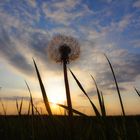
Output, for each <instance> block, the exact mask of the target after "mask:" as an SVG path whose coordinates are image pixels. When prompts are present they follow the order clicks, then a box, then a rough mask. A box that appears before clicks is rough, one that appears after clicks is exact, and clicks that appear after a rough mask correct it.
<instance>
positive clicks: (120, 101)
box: [104, 54, 125, 116]
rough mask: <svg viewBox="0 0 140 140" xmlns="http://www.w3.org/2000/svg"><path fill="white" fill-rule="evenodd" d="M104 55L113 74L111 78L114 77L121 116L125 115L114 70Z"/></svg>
mask: <svg viewBox="0 0 140 140" xmlns="http://www.w3.org/2000/svg"><path fill="white" fill-rule="evenodd" d="M104 56H105V58H106V59H107V61H108V64H109V66H110V69H111V72H112V75H113V78H114V81H115V85H116V89H117V93H118V96H119V100H120V104H121V109H122V113H123V116H125V111H124V106H123V102H122V97H121V93H120V89H119V86H118V82H117V79H116V76H115V72H114V69H113V66H112V64H111V62H110V60H109V59H108V57H107V56H106V55H105V54H104Z"/></svg>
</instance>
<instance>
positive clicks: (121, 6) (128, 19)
mask: <svg viewBox="0 0 140 140" xmlns="http://www.w3.org/2000/svg"><path fill="white" fill-rule="evenodd" d="M139 31H140V0H48V1H47V0H44V1H43V0H23V1H19V0H4V1H1V2H0V62H1V63H0V86H1V87H2V90H1V91H0V96H1V97H2V98H3V100H6V99H7V101H8V99H9V98H10V97H11V98H12V99H14V98H16V97H22V96H25V97H27V96H28V92H27V89H26V86H25V84H24V79H26V80H27V81H28V83H29V85H30V87H31V89H32V91H33V96H34V98H41V93H40V90H39V85H38V83H37V79H36V73H35V71H34V67H33V62H32V57H34V58H35V60H36V61H37V64H38V66H39V69H40V71H41V74H42V77H43V80H44V83H45V87H46V89H47V91H48V96H49V98H50V100H52V101H53V98H59V99H58V102H61V103H62V100H63V101H64V100H65V94H64V92H65V91H64V87H63V74H62V71H61V65H60V64H55V63H52V62H51V61H50V60H49V59H48V57H47V51H46V48H47V45H48V43H49V41H50V40H51V38H52V37H53V36H54V35H55V34H59V33H60V34H65V35H70V36H73V37H75V38H76V39H77V40H78V41H79V43H80V45H81V55H80V58H79V59H78V60H77V61H75V62H72V63H71V64H70V65H69V67H70V68H71V69H72V70H73V71H74V73H75V74H76V75H77V77H78V78H79V80H81V81H83V83H82V84H83V85H84V87H85V89H86V90H87V92H88V93H89V95H90V96H91V98H92V99H93V101H94V102H95V103H96V104H97V106H98V103H97V100H96V92H95V87H94V85H92V80H91V78H90V76H89V74H92V75H93V76H94V77H95V78H96V80H97V82H98V84H99V87H100V89H101V90H102V91H103V93H104V95H105V100H106V105H107V110H108V113H109V114H120V106H119V103H118V97H117V95H116V91H115V90H114V89H115V87H114V83H113V77H112V75H111V72H110V69H109V66H108V64H107V62H106V60H105V58H104V56H103V53H106V54H107V55H108V57H109V59H110V60H111V62H112V64H113V66H114V69H115V73H116V76H117V79H118V82H119V85H120V88H121V91H122V96H123V99H124V104H125V107H126V112H127V113H128V114H136V113H140V112H138V106H139V105H140V100H139V98H138V97H137V95H136V94H135V91H134V89H133V87H134V86H135V87H137V88H138V89H140V80H139V79H140V71H139V69H140V32H139ZM69 78H70V85H71V91H72V98H73V104H74V107H77V108H79V109H81V110H82V111H83V110H84V111H85V110H88V111H87V112H88V113H89V112H90V105H89V103H88V101H86V98H85V97H84V96H83V95H82V93H81V92H80V90H79V89H78V87H77V86H76V83H75V82H74V80H73V79H72V77H71V75H69ZM53 85H55V88H54V86H53ZM54 89H57V92H58V93H57V95H56V91H55V90H54ZM58 95H59V96H58ZM13 97H14V98H13ZM81 102H84V104H83V106H81ZM112 103H114V106H112ZM6 104H8V103H6ZM7 106H8V105H7ZM87 106H88V109H86V107H87ZM134 107H135V108H136V110H135V111H134V110H133V108H134ZM91 114H92V113H91Z"/></svg>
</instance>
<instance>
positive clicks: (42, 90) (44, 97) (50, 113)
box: [33, 59, 52, 116]
mask: <svg viewBox="0 0 140 140" xmlns="http://www.w3.org/2000/svg"><path fill="white" fill-rule="evenodd" d="M33 62H34V66H35V69H36V73H37V77H38V81H39V84H40V89H41V92H42V96H43V100H44V104H45V107H46V110H47V112H48V114H49V115H50V116H52V111H51V108H50V105H49V101H48V97H47V94H46V91H45V88H44V85H43V82H42V79H41V76H40V73H39V70H38V68H37V65H36V62H35V60H34V59H33Z"/></svg>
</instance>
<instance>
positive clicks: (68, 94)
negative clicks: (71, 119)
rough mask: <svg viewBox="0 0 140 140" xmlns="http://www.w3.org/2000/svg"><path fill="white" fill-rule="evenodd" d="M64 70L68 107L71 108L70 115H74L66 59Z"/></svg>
mask: <svg viewBox="0 0 140 140" xmlns="http://www.w3.org/2000/svg"><path fill="white" fill-rule="evenodd" d="M63 70H64V81H65V89H66V97H67V105H68V108H69V111H68V115H69V116H73V113H72V103H71V97H70V89H69V82H68V76H67V62H66V61H65V60H63Z"/></svg>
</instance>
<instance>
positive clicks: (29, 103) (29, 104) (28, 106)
mask: <svg viewBox="0 0 140 140" xmlns="http://www.w3.org/2000/svg"><path fill="white" fill-rule="evenodd" d="M30 108H31V102H30V101H29V106H28V113H27V114H28V116H29V115H30Z"/></svg>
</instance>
